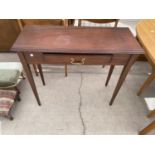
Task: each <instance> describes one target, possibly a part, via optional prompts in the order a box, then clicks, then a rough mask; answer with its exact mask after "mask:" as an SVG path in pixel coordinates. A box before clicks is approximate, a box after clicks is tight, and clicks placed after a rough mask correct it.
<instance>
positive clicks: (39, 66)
mask: <svg viewBox="0 0 155 155" xmlns="http://www.w3.org/2000/svg"><path fill="white" fill-rule="evenodd" d="M37 66H38V69H39V73H40V76H41V80H42V83H43V85H45V80H44V75H43V71H42V67H41V65H40V64H39V65H37Z"/></svg>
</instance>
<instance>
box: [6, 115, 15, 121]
mask: <svg viewBox="0 0 155 155" xmlns="http://www.w3.org/2000/svg"><path fill="white" fill-rule="evenodd" d="M6 118H8V119H9V120H10V121H12V120H13V119H14V118H13V116H12V115H11V114H8V115H7V116H6Z"/></svg>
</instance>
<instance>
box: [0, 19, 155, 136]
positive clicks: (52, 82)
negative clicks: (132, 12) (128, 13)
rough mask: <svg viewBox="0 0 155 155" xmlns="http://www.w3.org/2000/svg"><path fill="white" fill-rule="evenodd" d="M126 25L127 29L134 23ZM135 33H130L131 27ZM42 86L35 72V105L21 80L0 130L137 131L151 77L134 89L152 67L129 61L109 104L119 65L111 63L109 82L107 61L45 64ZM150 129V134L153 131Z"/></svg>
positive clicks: (11, 57)
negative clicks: (16, 97)
mask: <svg viewBox="0 0 155 155" xmlns="http://www.w3.org/2000/svg"><path fill="white" fill-rule="evenodd" d="M124 24H128V26H129V27H131V31H133V30H134V26H135V23H134V22H133V21H132V23H131V22H130V23H123V22H122V23H120V25H124ZM133 33H135V32H133ZM0 61H19V59H18V57H17V55H16V54H0ZM43 68H44V76H45V80H46V86H43V85H42V83H41V80H40V77H36V76H35V75H34V78H35V81H36V85H37V89H38V92H39V95H40V98H41V102H42V106H41V107H39V106H38V105H37V102H36V100H35V98H34V95H33V93H32V90H31V88H30V86H29V84H28V82H27V80H25V81H23V82H22V83H21V84H20V86H19V87H20V90H21V98H22V101H21V102H18V103H17V105H16V107H15V108H14V109H13V111H12V114H13V116H14V118H15V119H14V121H9V120H7V119H4V118H0V126H1V128H0V133H1V134H57V135H58V134H78V135H79V134H91V135H92V134H133V135H135V134H137V133H138V131H139V130H140V129H141V128H143V127H145V126H146V125H147V124H148V123H150V122H151V121H152V120H154V118H151V119H148V118H147V117H146V115H147V113H148V110H147V107H146V104H145V101H144V97H154V90H155V82H153V83H152V84H151V85H150V87H149V88H148V89H147V90H146V91H145V92H144V93H143V95H142V96H141V97H137V95H136V92H137V90H138V89H139V87H140V86H141V84H142V83H143V82H144V80H145V79H146V78H147V76H148V74H147V73H149V72H151V68H150V65H149V64H148V63H147V62H137V63H135V64H134V65H133V67H132V69H131V71H130V73H129V75H128V76H127V79H126V81H125V83H124V84H123V87H122V88H121V90H120V92H119V94H118V96H117V97H116V100H115V102H114V104H113V106H111V107H110V106H109V105H108V103H109V101H110V98H111V96H112V93H113V90H114V88H115V86H116V83H117V80H118V77H119V75H120V72H121V69H122V66H118V67H116V68H115V70H114V73H113V75H112V78H111V80H110V82H109V85H108V87H105V86H104V84H105V80H106V77H107V73H108V70H109V66H105V67H104V68H102V66H69V68H68V72H69V74H68V77H67V78H66V77H64V67H63V66H48V65H44V66H43ZM154 133H155V132H154V131H153V132H151V133H150V134H154Z"/></svg>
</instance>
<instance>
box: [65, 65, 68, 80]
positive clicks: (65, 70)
mask: <svg viewBox="0 0 155 155" xmlns="http://www.w3.org/2000/svg"><path fill="white" fill-rule="evenodd" d="M67 75H68V74H67V64H65V77H67Z"/></svg>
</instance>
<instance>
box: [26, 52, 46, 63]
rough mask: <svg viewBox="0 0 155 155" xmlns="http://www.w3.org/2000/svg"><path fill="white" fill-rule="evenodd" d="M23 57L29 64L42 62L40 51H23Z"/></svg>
mask: <svg viewBox="0 0 155 155" xmlns="http://www.w3.org/2000/svg"><path fill="white" fill-rule="evenodd" d="M24 57H25V59H26V61H27V62H28V63H29V64H41V63H43V56H42V53H34V52H29V53H24Z"/></svg>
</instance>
